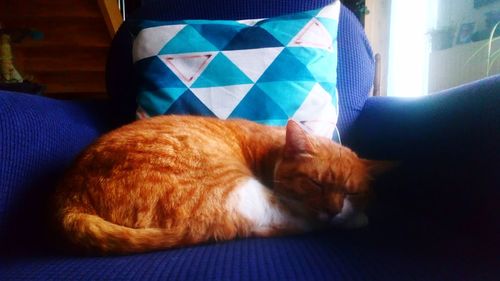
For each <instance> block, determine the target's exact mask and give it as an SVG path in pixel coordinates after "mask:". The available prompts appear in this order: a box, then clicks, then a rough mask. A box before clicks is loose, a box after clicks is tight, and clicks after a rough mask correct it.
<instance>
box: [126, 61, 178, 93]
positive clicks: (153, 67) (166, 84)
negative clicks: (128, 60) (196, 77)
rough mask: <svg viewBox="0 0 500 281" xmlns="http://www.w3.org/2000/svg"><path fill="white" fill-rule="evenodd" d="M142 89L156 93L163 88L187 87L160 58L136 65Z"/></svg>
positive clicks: (139, 62)
mask: <svg viewBox="0 0 500 281" xmlns="http://www.w3.org/2000/svg"><path fill="white" fill-rule="evenodd" d="M134 67H135V70H136V71H137V74H138V76H139V77H138V84H139V85H140V87H141V89H143V90H147V91H156V90H158V89H163V88H183V87H186V85H184V83H182V81H181V80H179V78H177V75H175V73H173V72H172V71H171V70H170V68H168V67H167V66H166V65H165V64H164V63H163V62H162V61H161V59H160V58H159V57H156V56H154V57H149V58H146V59H143V60H140V61H138V62H136V63H135V64H134Z"/></svg>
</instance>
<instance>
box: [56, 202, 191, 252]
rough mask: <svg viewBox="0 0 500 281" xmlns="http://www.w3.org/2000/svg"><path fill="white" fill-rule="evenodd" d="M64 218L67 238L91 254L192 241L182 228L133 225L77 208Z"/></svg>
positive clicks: (153, 248) (63, 223)
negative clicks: (113, 220) (128, 225)
mask: <svg viewBox="0 0 500 281" xmlns="http://www.w3.org/2000/svg"><path fill="white" fill-rule="evenodd" d="M61 219H62V221H61V222H62V227H63V231H64V232H65V233H66V236H67V237H68V239H69V240H70V241H71V242H72V243H73V244H75V245H76V246H78V247H79V248H84V249H85V250H86V251H87V252H91V253H100V254H132V253H140V252H148V251H154V250H161V249H166V248H172V247H176V246H183V245H187V244H190V243H188V241H186V238H185V234H184V233H183V231H177V230H168V229H163V228H131V227H126V226H121V225H118V224H114V223H112V222H109V221H107V220H105V219H103V218H101V217H99V216H97V215H93V214H87V213H82V212H78V211H66V212H64V213H63V214H62V215H61Z"/></svg>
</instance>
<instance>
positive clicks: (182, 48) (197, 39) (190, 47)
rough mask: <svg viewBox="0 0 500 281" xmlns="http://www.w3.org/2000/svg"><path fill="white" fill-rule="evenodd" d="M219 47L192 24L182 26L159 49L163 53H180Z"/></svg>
mask: <svg viewBox="0 0 500 281" xmlns="http://www.w3.org/2000/svg"><path fill="white" fill-rule="evenodd" d="M218 50H219V49H218V48H217V47H215V46H214V45H213V44H212V43H210V42H209V41H208V40H207V39H205V38H203V36H201V35H200V33H198V31H197V30H196V29H195V28H194V27H192V26H189V25H188V26H186V27H184V28H183V29H182V30H181V31H179V33H177V35H176V36H175V37H174V38H172V39H171V40H170V41H169V42H168V43H167V44H166V45H165V46H164V47H163V49H161V51H160V53H159V54H160V55H164V54H182V53H194V52H210V51H218Z"/></svg>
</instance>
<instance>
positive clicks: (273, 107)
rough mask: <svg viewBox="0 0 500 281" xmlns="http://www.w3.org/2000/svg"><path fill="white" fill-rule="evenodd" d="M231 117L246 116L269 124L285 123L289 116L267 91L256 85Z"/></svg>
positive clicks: (245, 117)
mask: <svg viewBox="0 0 500 281" xmlns="http://www.w3.org/2000/svg"><path fill="white" fill-rule="evenodd" d="M229 118H244V119H248V120H253V121H256V122H259V123H262V124H268V125H285V124H286V122H287V120H288V118H289V116H288V115H287V114H286V113H285V112H284V111H283V110H282V109H281V107H280V106H279V105H277V104H276V103H275V102H274V101H273V100H272V99H270V98H269V97H268V96H267V94H266V93H264V92H263V91H262V90H261V89H260V88H259V87H257V86H254V87H253V88H252V89H251V90H250V92H248V94H246V96H245V97H244V98H243V99H242V100H241V101H240V103H239V104H238V106H237V107H236V108H235V109H234V111H233V112H232V113H231V115H230V116H229Z"/></svg>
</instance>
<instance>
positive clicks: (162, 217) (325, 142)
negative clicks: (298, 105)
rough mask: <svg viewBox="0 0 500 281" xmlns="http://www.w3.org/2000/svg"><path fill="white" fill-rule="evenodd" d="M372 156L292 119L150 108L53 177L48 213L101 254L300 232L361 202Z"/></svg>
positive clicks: (73, 236)
mask: <svg viewBox="0 0 500 281" xmlns="http://www.w3.org/2000/svg"><path fill="white" fill-rule="evenodd" d="M376 165H377V163H376V162H373V161H368V160H362V159H360V158H358V157H357V156H356V154H355V153H353V152H352V151H350V150H349V149H348V148H346V147H343V146H341V145H339V144H336V143H334V142H332V141H331V140H329V139H326V138H322V137H315V136H312V135H309V134H308V133H306V132H305V131H304V130H303V129H302V128H301V127H300V125H299V124H297V123H295V122H294V121H289V122H288V124H287V126H286V128H279V127H268V126H264V125H259V124H257V123H253V122H250V121H245V120H230V121H222V120H218V119H215V118H208V117H194V116H174V115H171V116H161V117H155V118H151V119H146V120H141V121H136V122H134V123H132V124H129V125H126V126H123V127H121V128H119V129H117V130H114V131H112V132H110V133H108V134H106V135H104V136H103V137H101V138H100V139H98V140H97V141H96V142H95V143H94V144H92V145H91V146H90V147H89V148H88V149H86V150H85V151H84V152H83V153H82V154H81V155H80V156H79V158H78V159H77V161H76V162H75V164H74V165H73V166H72V168H70V170H69V171H68V173H67V174H66V176H65V177H64V179H63V180H62V182H61V184H60V186H59V187H58V190H57V194H56V207H57V212H56V213H57V216H56V219H57V224H58V226H59V227H60V228H61V230H62V233H63V235H64V236H65V237H66V238H68V239H69V240H70V241H71V242H72V243H73V244H74V245H76V246H77V247H79V248H80V249H83V250H87V251H90V252H92V253H102V254H109V253H118V254H125V253H138V252H145V251H152V250H159V249H165V248H172V247H180V246H186V245H193V244H197V243H203V242H207V241H214V240H219V241H220V240H229V239H233V238H236V237H248V236H261V237H265V236H273V235H282V234H288V233H300V232H305V231H310V230H312V229H316V228H318V227H322V226H326V225H328V223H329V222H330V220H331V219H333V218H334V217H335V215H337V214H339V213H341V212H342V210H343V208H344V211H349V210H352V207H353V206H352V205H356V202H362V203H363V201H365V199H366V196H367V195H368V194H369V188H368V182H369V180H370V171H371V170H373V169H375V168H376ZM346 197H350V199H351V200H346ZM344 201H346V204H344ZM354 207H355V209H356V206H354ZM344 217H345V214H344ZM339 218H340V221H342V219H345V218H343V217H342V214H341V215H339V216H337V220H339ZM334 221H335V219H334Z"/></svg>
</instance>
